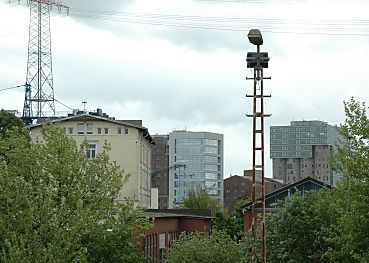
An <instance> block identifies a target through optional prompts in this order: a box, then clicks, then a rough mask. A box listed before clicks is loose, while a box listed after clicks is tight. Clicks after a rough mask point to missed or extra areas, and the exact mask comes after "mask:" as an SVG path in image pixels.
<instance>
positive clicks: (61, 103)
mask: <svg viewBox="0 0 369 263" xmlns="http://www.w3.org/2000/svg"><path fill="white" fill-rule="evenodd" d="M54 100H55V101H56V102H57V103H59V104H60V105H63V106H64V107H66V108H68V109H70V110H73V108H71V107H69V106H68V105H66V104H64V103H63V102H61V101H59V100H57V99H55V98H54Z"/></svg>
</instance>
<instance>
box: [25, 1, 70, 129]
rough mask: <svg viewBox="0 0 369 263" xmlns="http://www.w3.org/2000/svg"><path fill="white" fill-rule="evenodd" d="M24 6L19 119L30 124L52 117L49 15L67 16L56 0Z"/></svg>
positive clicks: (52, 97) (53, 112)
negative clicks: (25, 20) (23, 80)
mask: <svg viewBox="0 0 369 263" xmlns="http://www.w3.org/2000/svg"><path fill="white" fill-rule="evenodd" d="M18 3H20V0H18ZM27 4H28V5H29V10H30V20H29V40H28V60H27V77H26V84H25V98H24V106H23V117H22V119H23V121H24V122H25V123H26V124H30V123H32V120H33V119H36V118H42V117H50V116H55V99H54V86H53V71H52V56H51V31H50V11H51V10H52V8H53V7H54V6H55V7H56V8H57V10H58V12H59V13H60V12H61V11H62V10H65V11H66V12H67V13H68V12H69V8H68V7H67V6H65V5H64V4H62V3H61V2H60V1H57V0H27Z"/></svg>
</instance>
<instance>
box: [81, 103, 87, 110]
mask: <svg viewBox="0 0 369 263" xmlns="http://www.w3.org/2000/svg"><path fill="white" fill-rule="evenodd" d="M82 104H83V111H84V112H86V104H87V100H82Z"/></svg>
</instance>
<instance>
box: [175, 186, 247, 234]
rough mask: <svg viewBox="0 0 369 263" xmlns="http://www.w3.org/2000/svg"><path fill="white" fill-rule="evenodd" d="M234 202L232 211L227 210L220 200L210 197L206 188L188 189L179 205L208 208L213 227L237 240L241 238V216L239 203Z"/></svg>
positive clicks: (241, 202)
mask: <svg viewBox="0 0 369 263" xmlns="http://www.w3.org/2000/svg"><path fill="white" fill-rule="evenodd" d="M242 204H243V201H240V202H238V203H237V204H236V206H235V208H234V210H233V212H228V211H227V210H226V209H224V207H223V206H222V204H220V202H219V201H218V200H216V199H214V198H212V197H211V196H210V195H209V194H208V192H207V191H206V189H204V188H196V189H190V190H189V192H188V195H187V196H186V197H184V198H183V199H182V202H181V203H180V207H182V208H192V209H210V210H211V212H212V215H213V221H212V223H213V229H214V230H217V231H224V232H226V233H227V234H228V235H229V236H230V237H232V238H234V239H235V240H237V241H239V240H241V239H242V238H243V218H242V209H241V205H242Z"/></svg>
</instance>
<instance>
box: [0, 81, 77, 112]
mask: <svg viewBox="0 0 369 263" xmlns="http://www.w3.org/2000/svg"><path fill="white" fill-rule="evenodd" d="M24 86H25V85H18V86H14V87H9V88H3V89H0V92H1V91H5V90H11V89H16V88H21V87H24ZM54 100H55V101H56V102H58V103H59V104H60V105H63V106H64V107H66V108H68V109H70V110H73V108H71V107H69V106H68V105H66V104H64V103H63V102H61V101H59V100H57V99H55V98H54Z"/></svg>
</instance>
